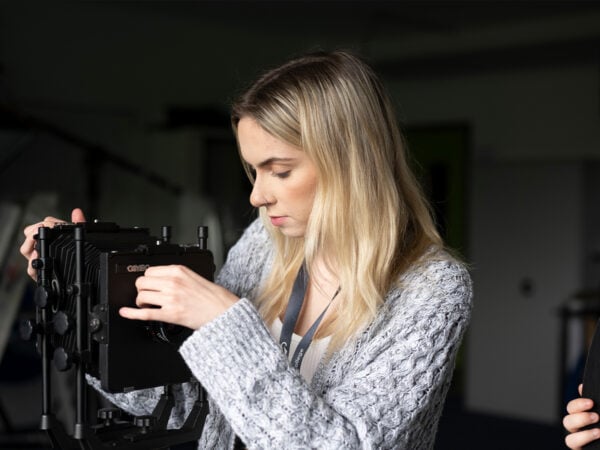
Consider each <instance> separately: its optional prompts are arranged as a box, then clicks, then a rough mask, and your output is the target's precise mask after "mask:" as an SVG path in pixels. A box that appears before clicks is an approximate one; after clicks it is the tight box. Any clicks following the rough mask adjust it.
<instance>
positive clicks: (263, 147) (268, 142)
mask: <svg viewBox="0 0 600 450" xmlns="http://www.w3.org/2000/svg"><path fill="white" fill-rule="evenodd" d="M237 138H238V142H239V145H240V153H241V155H242V158H243V159H244V160H245V161H246V162H247V163H248V164H250V165H252V166H255V167H256V166H258V165H260V164H261V163H263V162H264V161H266V160H268V159H274V158H275V159H293V160H298V159H304V158H307V156H306V153H305V152H304V151H302V150H301V149H300V148H298V147H296V146H294V145H291V144H289V143H287V142H285V141H283V140H281V139H279V138H277V137H275V136H273V135H272V134H269V133H268V132H267V131H266V130H265V129H264V128H262V127H261V126H260V125H259V124H258V122H256V120H254V119H252V118H251V117H244V118H243V119H241V120H240V121H239V123H238V126H237Z"/></svg>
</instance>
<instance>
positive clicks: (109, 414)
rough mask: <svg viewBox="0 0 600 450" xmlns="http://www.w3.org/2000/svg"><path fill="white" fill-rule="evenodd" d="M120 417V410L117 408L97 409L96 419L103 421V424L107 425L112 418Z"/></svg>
mask: <svg viewBox="0 0 600 450" xmlns="http://www.w3.org/2000/svg"><path fill="white" fill-rule="evenodd" d="M120 417H121V410H120V409H118V408H101V409H99V410H98V419H100V420H102V421H103V422H104V425H106V426H109V425H110V424H111V422H112V421H113V420H116V419H118V418H120Z"/></svg>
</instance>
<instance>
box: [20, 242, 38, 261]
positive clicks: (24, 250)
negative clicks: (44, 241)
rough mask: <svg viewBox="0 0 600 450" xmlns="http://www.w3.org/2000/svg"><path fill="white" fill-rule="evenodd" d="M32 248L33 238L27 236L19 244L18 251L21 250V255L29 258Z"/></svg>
mask: <svg viewBox="0 0 600 450" xmlns="http://www.w3.org/2000/svg"><path fill="white" fill-rule="evenodd" d="M34 249H35V240H34V239H29V238H27V239H25V240H24V241H23V243H22V244H21V247H20V248H19V251H20V252H21V255H23V256H24V257H25V258H27V259H29V258H30V257H31V254H32V253H33V251H34Z"/></svg>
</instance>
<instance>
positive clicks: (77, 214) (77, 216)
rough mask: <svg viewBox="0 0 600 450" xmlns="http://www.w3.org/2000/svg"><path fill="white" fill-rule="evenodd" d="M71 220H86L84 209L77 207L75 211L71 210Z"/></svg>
mask: <svg viewBox="0 0 600 450" xmlns="http://www.w3.org/2000/svg"><path fill="white" fill-rule="evenodd" d="M71 222H73V223H79V222H85V216H84V215H83V211H82V210H81V209H80V208H75V209H74V210H73V212H71Z"/></svg>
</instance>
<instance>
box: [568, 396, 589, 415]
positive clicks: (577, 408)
mask: <svg viewBox="0 0 600 450" xmlns="http://www.w3.org/2000/svg"><path fill="white" fill-rule="evenodd" d="M593 407H594V402H593V401H592V400H590V399H589V398H576V399H573V400H571V401H570V402H569V403H567V412H568V413H569V414H574V413H579V412H583V411H589V410H590V409H592V408H593Z"/></svg>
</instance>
